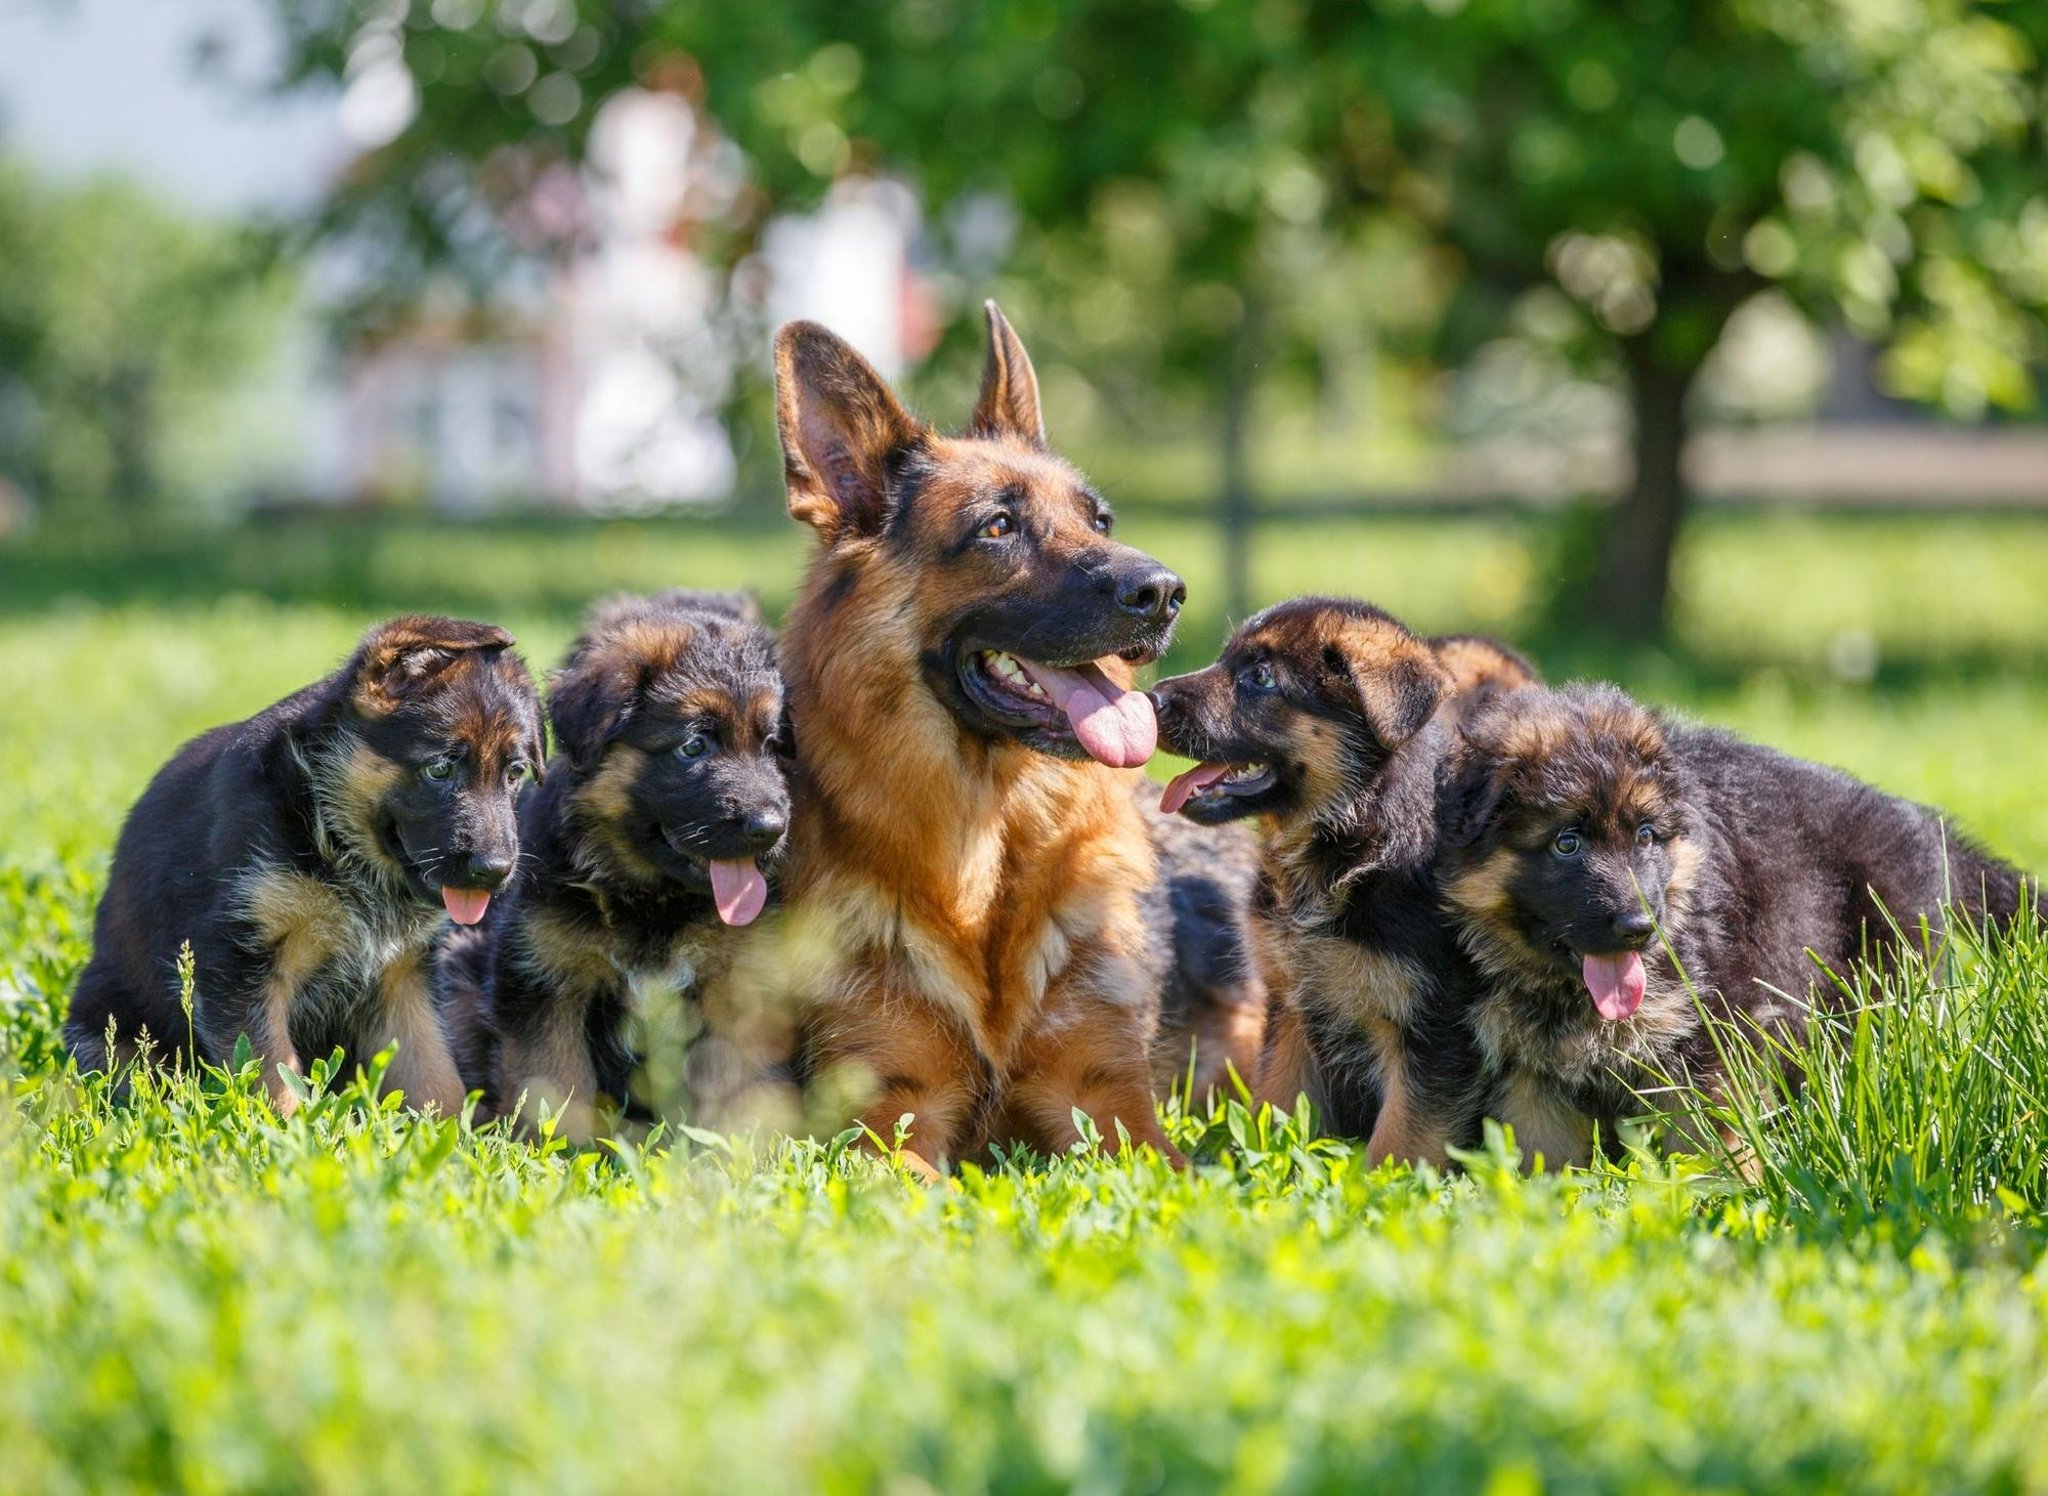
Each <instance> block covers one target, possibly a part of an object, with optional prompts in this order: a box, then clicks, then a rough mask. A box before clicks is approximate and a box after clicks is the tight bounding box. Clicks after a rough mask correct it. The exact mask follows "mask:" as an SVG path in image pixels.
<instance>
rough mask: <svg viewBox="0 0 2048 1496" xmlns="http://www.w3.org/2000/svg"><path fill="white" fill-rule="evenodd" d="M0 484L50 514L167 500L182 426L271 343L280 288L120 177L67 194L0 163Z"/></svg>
mask: <svg viewBox="0 0 2048 1496" xmlns="http://www.w3.org/2000/svg"><path fill="white" fill-rule="evenodd" d="M0 266H5V271H4V273H0V478H4V479H6V480H8V481H9V482H12V483H14V484H15V485H17V486H19V487H20V488H21V489H22V490H23V491H24V492H25V493H26V494H27V495H28V497H29V498H30V500H31V501H32V502H34V503H35V504H36V505H37V506H38V507H39V508H40V509H41V510H42V511H43V512H44V513H45V514H47V515H49V516H51V517H54V518H58V519H62V520H67V521H68V520H79V519H84V520H91V519H98V518H107V517H112V516H122V517H127V518H133V517H134V516H136V515H137V514H139V513H141V512H143V511H144V510H146V509H148V508H149V507H151V506H152V505H155V504H157V503H158V502H160V501H161V500H163V499H164V498H165V497H167V495H168V493H169V487H170V485H169V483H168V481H167V480H168V474H167V467H168V466H169V465H170V464H169V462H168V456H169V453H170V452H171V450H172V449H173V448H174V447H176V446H178V445H179V438H180V435H181V433H180V431H179V430H178V427H179V426H180V425H181V423H185V422H192V421H203V420H205V419H206V418H207V417H208V414H209V410H210V401H211V400H212V398H213V397H215V396H217V395H219V394H220V393H222V392H223V391H224V390H226V389H227V388H228V387H229V386H230V385H231V384H232V383H233V382H234V381H236V380H237V379H239V378H241V377H243V376H245V375H246V374H247V372H248V368H249V364H250V360H251V359H252V358H253V357H254V356H255V355H256V354H257V353H258V352H259V351H261V350H262V349H263V348H265V347H266V346H267V344H268V342H269V340H270V338H271V337H272V335H273V334H274V332H275V330H276V327H277V323H278V316H279V314H280V313H281V311H282V307H283V300H284V298H283V292H282V287H281V284H280V279H279V277H278V276H277V275H275V274H274V273H272V271H271V269H270V266H269V261H268V258H267V256H266V255H265V254H264V252H263V249H262V246H261V245H260V244H259V243H258V242H257V241H255V240H253V239H252V238H251V237H250V236H248V235H247V234H245V233H244V232H242V231H241V230H238V229H233V228H224V227H219V226H209V225H202V224H196V223H192V222H189V221H187V220H185V219H183V218H180V217H179V216H177V215H176V214H174V213H172V212H171V211H169V210H168V209H166V208H165V207H164V206H163V205H162V204H160V203H159V202H157V201H156V200H155V199H154V198H153V197H151V196H150V195H149V194H148V193H147V192H146V191H144V190H142V189H141V188H139V187H136V186H134V185H132V184H130V183H126V182H121V181H117V180H104V181H98V182H93V183H90V184H87V185H85V186H81V187H75V188H67V187H59V186H53V185H49V184H46V183H42V182H39V181H37V180H36V179H35V178H34V177H33V176H31V175H30V174H29V173H28V172H27V171H26V170H25V169H22V168H20V167H18V166H13V165H9V164H8V163H5V162H0Z"/></svg>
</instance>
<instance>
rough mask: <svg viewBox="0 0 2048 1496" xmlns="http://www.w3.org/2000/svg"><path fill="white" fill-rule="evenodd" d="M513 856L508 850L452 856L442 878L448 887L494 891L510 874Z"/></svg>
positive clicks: (500, 886) (502, 885)
mask: <svg viewBox="0 0 2048 1496" xmlns="http://www.w3.org/2000/svg"><path fill="white" fill-rule="evenodd" d="M514 860H515V859H514V858H513V856H512V854H511V853H509V852H472V853H470V854H469V855H468V856H467V857H457V858H453V859H451V860H450V861H449V863H448V871H447V875H446V876H445V877H444V878H443V879H442V881H443V882H444V883H446V884H447V885H448V887H450V888H476V889H482V890H483V891H484V892H485V893H496V892H497V891H498V890H499V889H501V888H503V887H504V886H505V880H506V879H507V878H509V877H511V876H512V867H513V863H514Z"/></svg>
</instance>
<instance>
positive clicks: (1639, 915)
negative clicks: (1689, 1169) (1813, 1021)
mask: <svg viewBox="0 0 2048 1496" xmlns="http://www.w3.org/2000/svg"><path fill="white" fill-rule="evenodd" d="M1442 815H1443V819H1444V822H1445V825H1446V828H1447V830H1446V839H1445V847H1444V854H1443V863H1442V887H1443V892H1444V899H1445V904H1446V907H1447V909H1448V910H1449V911H1450V913H1451V914H1452V916H1453V918H1454V919H1455V920H1456V922H1457V926H1458V930H1459V936H1460V939H1461V941H1462V942H1463V944H1464V946H1465V948H1466V949H1467V950H1468V951H1469V952H1470V954H1471V956H1472V958H1473V960H1474V961H1475V962H1476V963H1477V965H1478V966H1479V968H1480V970H1481V972H1482V974H1483V978H1484V980H1483V983H1482V986H1481V992H1480V996H1479V998H1478V999H1477V1000H1476V1001H1475V1002H1473V1003H1471V1004H1470V1005H1469V1006H1468V1008H1467V1013H1468V1018H1469V1022H1470V1024H1471V1027H1472V1030H1473V1035H1474V1038H1475V1039H1476V1041H1477V1044H1478V1046H1479V1050H1480V1055H1481V1058H1482V1061H1483V1067H1482V1068H1483V1075H1484V1078H1485V1079H1484V1084H1486V1085H1487V1086H1489V1087H1490V1088H1491V1090H1492V1094H1491V1096H1490V1097H1489V1098H1488V1101H1487V1107H1488V1110H1489V1111H1491V1112H1493V1113H1495V1114H1496V1115H1498V1116H1499V1117H1500V1118H1501V1120H1503V1121H1506V1122H1510V1123H1512V1124H1514V1127H1515V1130H1516V1135H1517V1139H1518V1141H1519V1143H1520V1146H1521V1148H1522V1150H1523V1152H1524V1154H1525V1155H1526V1156H1532V1157H1533V1156H1534V1155H1535V1154H1537V1153H1541V1154H1542V1155H1544V1157H1545V1158H1546V1159H1547V1160H1548V1161H1549V1162H1550V1163H1552V1164H1561V1163H1572V1162H1581V1163H1582V1162H1585V1161H1586V1160H1588V1159H1589V1158H1590V1157H1591V1155H1592V1151H1593V1147H1594V1140H1595V1135H1596V1133H1598V1134H1599V1135H1600V1136H1601V1137H1602V1138H1603V1139H1605V1140H1607V1141H1612V1140H1613V1139H1614V1137H1615V1126H1616V1124H1617V1122H1619V1121H1620V1120H1621V1119H1622V1118H1624V1117H1627V1116H1629V1115H1634V1114H1639V1113H1642V1112H1644V1111H1646V1110H1649V1108H1648V1107H1647V1106H1646V1105H1645V1104H1644V1103H1643V1102H1642V1101H1641V1100H1640V1099H1639V1093H1640V1092H1641V1091H1642V1090H1643V1089H1644V1088H1646V1087H1661V1086H1663V1085H1664V1084H1666V1083H1667V1082H1671V1083H1689V1084H1693V1085H1698V1086H1701V1087H1703V1088H1708V1089H1711V1088H1712V1087H1713V1086H1714V1085H1716V1084H1718V1075H1717V1061H1716V1057H1715V1050H1714V1046H1713V1044H1712V1042H1711V1039H1710V1037H1709V1035H1708V1034H1707V1033H1706V1032H1705V1031H1704V1028H1703V1025H1702V1023H1701V1021H1700V1016H1699V1009H1700V1008H1701V1007H1704V1008H1705V1010H1706V1011H1707V1012H1708V1013H1712V1014H1716V1015H1718V1016H1720V1017H1723V1018H1728V1017H1733V1016H1736V1015H1741V1016H1742V1017H1744V1018H1745V1019H1746V1020H1747V1021H1748V1022H1749V1023H1751V1024H1754V1025H1757V1026H1759V1027H1762V1028H1764V1029H1771V1028H1774V1027H1778V1026H1781V1025H1785V1024H1795V1023H1802V1022H1803V1021H1804V1015H1805V1013H1806V1011H1807V1006H1808V1002H1809V999H1810V998H1811V997H1813V996H1814V995H1815V993H1816V988H1817V986H1818V992H1819V995H1820V996H1821V998H1822V999H1823V1000H1824V999H1825V996H1826V994H1827V993H1828V992H1829V991H1832V990H1833V984H1832V982H1831V981H1829V980H1828V979H1827V977H1826V976H1824V975H1823V968H1825V971H1826V972H1831V973H1835V974H1837V975H1846V974H1847V973H1848V972H1849V971H1850V969H1851V968H1852V967H1853V966H1854V965H1855V964H1856V963H1857V962H1859V961H1863V960H1880V961H1881V960H1882V959H1883V958H1884V956H1885V953H1886V951H1887V950H1889V949H1890V948H1891V946H1892V944H1893V942H1894V939H1895V937H1894V934H1893V924H1892V922H1893V921H1896V922H1897V925H1898V927H1899V928H1901V929H1904V930H1906V931H1908V932H1914V931H1917V930H1919V929H1920V928H1922V922H1923V921H1925V922H1927V926H1928V927H1929V928H1930V929H1931V930H1933V931H1935V932H1938V931H1939V929H1940V925H1941V922H1942V919H1943V913H1944V907H1945V906H1953V907H1959V908H1961V909H1964V910H1966V911H1968V912H1969V913H1971V914H1972V915H1979V916H1983V915H1988V916H1990V917H1992V918H1993V919H1995V920H1999V921H2004V920H2009V919H2010V918H2011V917H2012V915H2013V912H2014V910H2015V908H2016V906H2017V902H2018V890H2019V884H2020V878H2019V875H2018V874H2017V873H2016V872H2015V871H2014V870H2013V869H2012V868H2011V867H2009V866H2007V865H2005V864H2004V863H2001V862H1999V861H1997V860H1996V859H1994V858H1991V857H1989V856H1987V855H1986V854H1985V853H1984V852H1982V851H1981V850H1979V849H1978V848H1977V847H1975V846H1974V845H1972V844H1971V843H1970V842H1969V841H1968V840H1967V839H1965V838H1964V837H1963V836H1962V835H1961V834H1960V833H1959V832H1957V831H1956V829H1955V828H1954V827H1953V826H1949V825H1945V824H1944V822H1943V820H1942V818H1941V817H1940V815H1939V814H1938V813H1936V812H1934V811H1931V810H1929V809H1927V808H1925V807H1923V806H1919V805H1914V804H1912V803H1910V802H1908V801H1905V800H1901V799H1898V798H1896V797H1894V796H1891V795H1887V794H1884V793H1882V792H1881V791H1879V790H1876V789H1873V788H1872V787H1871V786H1869V785H1867V784H1863V783H1861V782H1860V781H1858V780H1856V779H1853V778H1851V777H1850V776H1849V775H1847V774H1843V773H1841V772H1839V771H1837V770H1834V769H1828V768H1823V767H1821V766H1820V765H1817V764H1811V763H1806V762H1804V761H1802V760H1799V759H1794V758H1788V757H1786V756H1784V755H1782V754H1778V753H1774V752H1772V751H1771V750H1769V749H1767V748H1762V747H1758V746H1756V745H1754V744H1749V743H1744V742H1741V741H1740V740H1738V739H1736V738H1734V737H1733V736H1731V735H1729V734H1727V733H1723V732H1718V731H1712V730H1708V729H1704V728H1699V727H1694V726H1690V725H1686V724H1683V723H1678V722H1674V721H1671V720H1669V719H1666V718H1664V717H1662V716H1660V715H1659V714H1657V713H1655V712H1653V711H1651V710H1650V709H1649V708H1647V707H1644V706H1641V705H1639V704H1638V703H1636V702H1634V701H1632V700H1630V699H1629V698H1628V697H1627V696H1625V695H1624V694H1622V693H1621V692H1620V691H1618V690H1616V689H1614V688H1613V687H1606V686H1592V687H1583V686H1582V687H1572V688H1569V689H1566V690H1563V691H1557V692H1545V691H1529V692H1523V693H1519V694H1517V695H1516V696H1515V697H1513V698H1511V699H1503V700H1500V701H1496V702H1493V703H1490V704H1488V705H1486V706H1485V707H1483V708H1482V709H1480V710H1479V711H1477V712H1475V713H1474V714H1473V715H1472V717H1471V718H1470V720H1468V721H1467V722H1466V723H1465V724H1464V726H1463V729H1462V734H1461V744H1460V748H1459V751H1458V761H1457V765H1456V768H1455V771H1454V772H1453V774H1452V775H1451V776H1449V778H1448V779H1447V782H1446V795H1445V801H1444V809H1443V812H1442ZM1631 952H1633V953H1636V954H1637V955H1638V956H1639V958H1640V960H1641V961H1642V962H1643V965H1644V969H1645V976H1646V985H1645V987H1644V990H1643V992H1642V995H1641V997H1640V1006H1639V1007H1638V1008H1637V1009H1636V1010H1635V1011H1633V1012H1632V1013H1629V1014H1627V1015H1626V1016H1623V1017H1619V1018H1603V1017H1602V1016H1601V1015H1600V1013H1599V1012H1598V1011H1597V1010H1596V1007H1595V1004H1594V1001H1593V999H1592V997H1591V996H1590V993H1589V987H1588V985H1587V979H1586V977H1585V976H1584V975H1583V970H1584V967H1585V962H1586V958H1587V957H1588V956H1592V957H1595V958H1602V959H1625V958H1626V957H1627V954H1628V953H1631ZM1674 957H1675V961H1674ZM1816 963H1818V964H1816ZM1681 971H1682V972H1683V973H1684V977H1683V978H1682V977H1681V975H1680V972H1681ZM1685 978H1689V979H1690V981H1691V984H1692V989H1693V990H1692V991H1691V992H1688V990H1687V987H1686V981H1685ZM1695 995H1696V996H1697V999H1698V1002H1697V1004H1696V1002H1695ZM1788 998H1789V1001H1787V999H1788Z"/></svg>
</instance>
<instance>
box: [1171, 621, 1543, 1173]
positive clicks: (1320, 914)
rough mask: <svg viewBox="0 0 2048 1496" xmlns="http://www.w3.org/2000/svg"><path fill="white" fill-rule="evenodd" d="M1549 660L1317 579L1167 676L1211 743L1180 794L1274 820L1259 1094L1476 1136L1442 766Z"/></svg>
mask: <svg viewBox="0 0 2048 1496" xmlns="http://www.w3.org/2000/svg"><path fill="white" fill-rule="evenodd" d="M1533 679H1534V672H1533V670H1532V669H1531V667H1530V666H1529V665H1528V663H1527V662H1526V661H1524V660H1523V659H1522V658H1521V657H1520V656H1519V655H1516V654H1515V653H1514V652H1513V651H1511V650H1509V649H1508V648H1507V647H1506V646H1505V645H1501V644H1497V643H1495V642H1494V641H1492V640H1486V639H1479V638H1475V637H1470V636H1459V637H1457V638H1454V639H1443V640H1431V639H1423V638H1420V637H1418V636H1417V635H1415V634H1414V633H1412V632H1411V631H1410V630H1408V629H1407V628H1406V627H1404V626H1403V625H1402V624H1401V623H1400V622H1399V621H1398V620H1396V619H1395V618H1393V617H1391V616H1390V615H1388V614H1386V613H1384V612H1382V611H1381V610H1379V609H1378V608H1374V607H1371V606H1369V605H1368V604H1365V603H1359V602H1351V601H1348V600H1344V599H1338V598H1323V597H1310V598H1301V599H1297V600H1296V601H1293V602H1288V603H1281V604H1279V605H1278V606H1276V607H1273V608H1269V609H1267V610H1266V611H1265V612H1264V613H1261V614H1259V615H1258V616H1256V617H1254V618H1253V619H1251V620H1250V621H1249V622H1247V623H1246V624H1245V625H1244V626H1243V627H1242V628H1240V629H1239V630H1238V631H1237V632H1236V633H1235V634H1233V635H1232V636H1231V638H1230V640H1229V642H1228V643H1227V644H1226V645H1225V646H1224V649H1223V653H1222V656H1221V658H1219V659H1218V660H1217V662H1216V663H1215V664H1214V665H1212V666H1210V667H1209V668H1208V669H1206V670H1201V671H1197V672H1195V673H1193V674H1191V675H1184V676H1179V677H1177V678H1175V679H1173V680H1168V681H1162V682H1161V683H1160V684H1159V686H1158V687H1157V688H1156V689H1155V690H1154V691H1153V699H1154V701H1155V702H1156V704H1157V706H1158V712H1159V722H1160V731H1161V733H1162V735H1163V736H1164V738H1165V741H1166V744H1167V746H1168V747H1170V748H1171V749H1173V751H1175V752H1177V753H1181V754H1184V755H1186V756H1188V757H1191V758H1195V759H1198V760H1200V762H1199V763H1198V764H1197V765H1196V766H1195V767H1194V768H1192V769H1190V770H1188V771H1187V772H1186V773H1184V774H1182V775H1180V776H1179V777H1178V778H1177V779H1175V780H1174V781H1173V783H1172V785H1171V786H1170V787H1169V788H1168V790H1167V793H1166V797H1165V800H1164V806H1165V808H1166V809H1168V810H1171V811H1178V812H1179V813H1180V814H1182V815H1184V816H1187V817H1190V818H1192V819H1195V820H1198V821H1202V822H1207V823H1211V824H1215V823H1221V822H1225V821H1230V820H1234V819H1238V818H1241V817H1254V816H1255V817H1259V818H1261V819H1263V820H1264V821H1265V822H1267V823H1268V825H1269V827H1270V831H1269V834H1268V837H1267V840H1266V843H1265V848H1264V855H1263V859H1262V864H1261V872H1260V879H1259V885H1258V892H1257V897H1256V901H1255V906H1254V908H1255V916H1254V918H1255V927H1256V930H1257V944H1258V948H1259V952H1260V956H1261V959H1262V963H1263V965H1264V968H1265V978H1266V984H1267V987H1268V990H1269V992H1270V993H1271V995H1272V997H1271V1008H1270V1010H1269V1011H1270V1018H1269V1022H1268V1027H1267V1035H1266V1050H1265V1057H1264V1059H1263V1061H1262V1063H1261V1074H1260V1078H1259V1085H1258V1089H1257V1094H1258V1095H1259V1097H1260V1098H1261V1099H1264V1100H1268V1101H1271V1102H1273V1103H1275V1104H1276V1105H1279V1106H1282V1107H1285V1106H1290V1105H1292V1103H1293V1100H1294V1097H1295V1095H1296V1094H1297V1093H1298V1092H1300V1091H1302V1090H1304V1089H1305V1090H1307V1091H1308V1092H1309V1094H1310V1096H1311V1098H1312V1099H1313V1100H1315V1101H1316V1103H1317V1104H1318V1106H1319V1108H1320V1109H1321V1111H1322V1112H1323V1115H1324V1118H1325V1121H1326V1123H1327V1125H1328V1126H1330V1127H1331V1128H1332V1129H1333V1130H1335V1131H1338V1132H1341V1133H1346V1134H1350V1135H1353V1136H1358V1137H1364V1138H1366V1139H1367V1140H1368V1143H1367V1148H1368V1153H1369V1155H1370V1156H1371V1157H1372V1158H1373V1159H1374V1160H1375V1161H1378V1160H1379V1159H1383V1158H1387V1157H1399V1158H1405V1159H1409V1160H1429V1161H1432V1162H1436V1163H1442V1162H1444V1161H1445V1159H1446V1158H1447V1157H1448V1150H1449V1149H1450V1148H1451V1147H1453V1146H1458V1145H1463V1144H1466V1143H1469V1142H1471V1141H1473V1140H1474V1139H1475V1137H1476V1133H1477V1128H1478V1122H1479V1115H1478V1110H1477V1098H1476V1097H1475V1096H1474V1093H1473V1086H1472V1082H1471V1072H1472V1069H1473V1066H1474V1063H1475V1057H1474V1054H1473V1052H1472V1046H1471V1044H1470V1042H1469V1039H1468V1036H1467V1034H1466V1032H1465V1030H1464V1028H1463V1027H1462V1024H1461V1022H1460V1018H1459V1013H1460V1004H1461V1002H1462V1001H1463V999H1464V997H1465V996H1466V995H1467V994H1468V993H1469V991H1470V989H1471V985H1472V982H1473V980H1474V979H1475V976H1476V973H1475V972H1474V970H1473V968H1472V966H1471V963H1470V962H1469V960H1467V959H1466V957H1465V954H1464V952H1463V951H1462V950H1461V949H1460V948H1459V946H1458V944H1457V941H1456V939H1455V938H1454V935H1453V932H1452V929H1451V926H1450V923H1449V921H1448V920H1447V919H1445V917H1444V916H1443V913H1442V911H1441V909H1440V908H1439V906H1438V899H1437V888H1436V881H1435V879H1436V858H1437V851H1438V843H1437V822H1436V800H1437V790H1438V778H1439V774H1440V771H1441V769H1442V767H1443V765H1444V763H1445V761H1446V757H1447V754H1448V752H1449V750H1450V748H1451V746H1452V744H1453V743H1454V741H1455V736H1456V726H1455V723H1456V718H1457V716H1458V714H1459V713H1460V712H1462V711H1463V710H1464V709H1465V707H1466V703H1467V702H1469V701H1471V700H1474V699H1478V698H1479V697H1481V696H1482V695H1487V694H1495V693H1501V692H1509V691H1514V690H1518V689H1520V688H1521V687H1522V686H1524V685H1525V684H1526V683H1527V682H1529V681H1531V680H1533Z"/></svg>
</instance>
